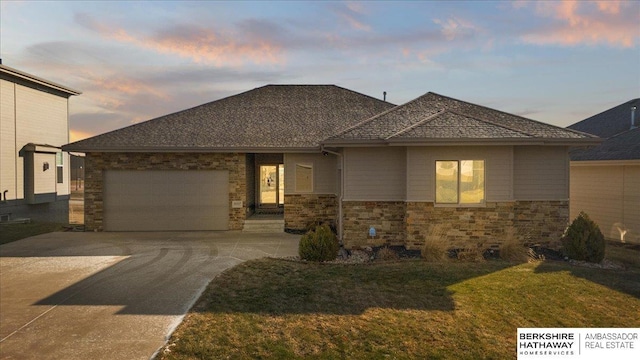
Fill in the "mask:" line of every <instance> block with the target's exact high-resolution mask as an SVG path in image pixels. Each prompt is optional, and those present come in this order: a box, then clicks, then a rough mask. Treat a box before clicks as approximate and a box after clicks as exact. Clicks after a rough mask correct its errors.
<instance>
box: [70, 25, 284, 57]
mask: <svg viewBox="0 0 640 360" xmlns="http://www.w3.org/2000/svg"><path fill="white" fill-rule="evenodd" d="M76 21H77V22H78V23H80V24H81V25H83V26H85V27H87V28H89V29H91V30H93V31H95V32H97V33H99V34H100V35H102V36H103V37H105V38H108V39H112V40H115V41H118V42H122V43H130V44H133V45H135V46H138V47H141V48H145V49H150V50H153V51H156V52H159V53H163V54H175V55H178V56H180V57H184V58H190V59H191V60H193V61H194V62H196V63H212V64H215V65H218V66H221V65H241V64H244V63H247V62H250V63H255V64H277V63H282V62H284V57H283V54H282V48H281V46H279V45H277V44H275V43H274V42H273V41H270V40H268V39H265V38H260V37H259V36H250V37H249V38H244V37H243V36H242V35H241V34H225V33H222V32H218V31H214V30H211V29H208V28H201V27H197V26H193V25H186V26H178V27H174V28H172V29H170V30H165V31H161V32H158V33H157V34H155V35H153V36H144V35H134V34H131V33H129V32H128V31H127V30H125V29H122V28H118V27H116V26H111V25H107V24H105V23H101V22H98V21H97V20H95V19H93V18H91V17H90V16H88V15H86V14H77V15H76Z"/></svg>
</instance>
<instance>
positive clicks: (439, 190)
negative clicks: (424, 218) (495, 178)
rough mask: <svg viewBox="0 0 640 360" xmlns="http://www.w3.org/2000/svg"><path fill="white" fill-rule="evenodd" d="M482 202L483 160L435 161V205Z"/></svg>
mask: <svg viewBox="0 0 640 360" xmlns="http://www.w3.org/2000/svg"><path fill="white" fill-rule="evenodd" d="M483 202H484V160H438V161H436V203H437V204H481V203H483Z"/></svg>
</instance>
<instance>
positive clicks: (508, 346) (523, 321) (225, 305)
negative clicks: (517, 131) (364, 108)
mask: <svg viewBox="0 0 640 360" xmlns="http://www.w3.org/2000/svg"><path fill="white" fill-rule="evenodd" d="M518 327H640V269H638V268H630V269H628V270H625V271H605V270H600V269H589V268H577V267H571V266H569V265H568V264H566V263H562V262H538V263H524V264H518V265H513V264H510V263H507V262H505V261H499V260H498V261H485V262H456V261H454V262H449V263H446V264H442V263H429V262H426V261H420V260H409V261H398V262H380V263H369V264H364V265H341V264H314V263H302V262H294V261H286V260H276V259H261V260H253V261H248V262H246V263H243V264H241V265H239V266H237V267H235V268H233V269H230V270H228V271H226V272H224V273H223V274H221V275H220V276H219V277H217V278H216V279H214V280H213V281H212V283H211V284H210V285H209V287H208V289H207V290H206V291H205V293H204V294H203V296H202V297H201V299H200V300H199V301H198V303H197V305H196V306H195V307H194V309H192V311H191V312H190V313H189V314H188V315H187V316H186V318H185V320H184V322H183V324H182V325H181V326H179V327H178V329H177V330H176V332H175V333H174V334H173V336H172V337H171V339H170V340H169V343H168V345H167V347H166V348H165V349H164V350H162V351H161V352H160V354H159V356H158V357H159V358H161V359H216V358H230V359H254V358H263V359H282V358H285V359H307V358H314V359H336V358H347V359H370V358H386V357H389V358H396V359H426V358H441V359H505V358H514V357H515V355H516V336H515V334H516V329H517V328H518Z"/></svg>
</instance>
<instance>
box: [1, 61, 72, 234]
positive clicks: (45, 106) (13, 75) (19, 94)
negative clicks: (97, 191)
mask: <svg viewBox="0 0 640 360" xmlns="http://www.w3.org/2000/svg"><path fill="white" fill-rule="evenodd" d="M79 94H80V92H79V91H76V90H73V89H70V88H68V87H65V86H62V85H58V84H55V83H53V82H51V81H48V80H44V79H41V78H38V77H35V76H33V75H30V74H27V73H24V72H22V71H18V70H16V69H13V68H10V67H8V66H5V65H0V173H1V175H0V197H1V198H0V217H1V219H2V220H3V221H6V220H11V219H16V218H31V219H34V220H42V221H52V222H60V223H66V222H68V221H69V220H68V217H69V193H70V191H69V189H70V187H69V184H70V178H69V175H70V173H69V162H70V160H69V155H68V154H67V153H64V152H62V150H61V149H60V147H61V146H62V145H64V144H66V143H67V142H69V97H70V96H72V95H79Z"/></svg>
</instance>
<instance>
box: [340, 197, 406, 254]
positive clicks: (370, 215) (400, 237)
mask: <svg viewBox="0 0 640 360" xmlns="http://www.w3.org/2000/svg"><path fill="white" fill-rule="evenodd" d="M342 213H343V218H344V227H343V241H344V245H345V247H346V248H351V249H352V248H357V247H361V246H379V245H385V244H386V245H404V244H405V213H406V203H405V202H404V201H345V202H344V203H343V204H342ZM371 226H373V227H374V228H375V229H376V237H375V238H373V239H370V238H369V237H368V235H369V228H370V227H371Z"/></svg>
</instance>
